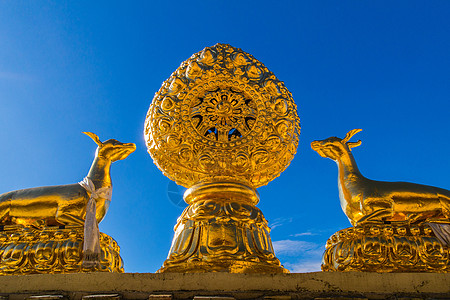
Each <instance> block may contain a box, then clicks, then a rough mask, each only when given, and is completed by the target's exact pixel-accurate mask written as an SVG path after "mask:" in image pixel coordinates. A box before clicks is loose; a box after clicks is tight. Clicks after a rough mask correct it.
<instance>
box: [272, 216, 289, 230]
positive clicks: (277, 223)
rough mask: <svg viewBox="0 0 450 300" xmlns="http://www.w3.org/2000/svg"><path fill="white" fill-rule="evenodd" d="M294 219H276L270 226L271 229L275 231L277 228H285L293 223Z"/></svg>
mask: <svg viewBox="0 0 450 300" xmlns="http://www.w3.org/2000/svg"><path fill="white" fill-rule="evenodd" d="M291 222H292V218H276V219H275V220H274V221H273V222H272V223H270V224H269V227H270V229H272V230H273V229H275V228H277V227H280V226H283V225H284V224H286V223H291Z"/></svg>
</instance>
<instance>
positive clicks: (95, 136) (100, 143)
mask: <svg viewBox="0 0 450 300" xmlns="http://www.w3.org/2000/svg"><path fill="white" fill-rule="evenodd" d="M83 133H84V134H85V135H87V136H89V137H90V138H91V139H93V140H94V142H95V143H96V144H97V145H99V146H103V143H102V142H101V141H100V139H99V137H98V136H97V135H96V134H95V133H92V132H83Z"/></svg>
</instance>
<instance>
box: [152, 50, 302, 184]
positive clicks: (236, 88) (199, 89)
mask: <svg viewBox="0 0 450 300" xmlns="http://www.w3.org/2000/svg"><path fill="white" fill-rule="evenodd" d="M299 135H300V120H299V117H298V115H297V107H296V105H295V103H294V100H293V98H292V95H291V93H290V92H289V91H288V90H287V88H286V87H285V86H284V84H283V82H281V81H280V80H278V79H277V78H276V77H275V75H274V74H273V73H272V72H270V71H269V70H268V69H267V68H266V67H265V66H264V65H263V64H262V63H261V62H259V61H258V60H256V59H255V58H254V57H253V56H252V55H250V54H248V53H246V52H244V51H242V50H241V49H238V48H234V47H232V46H230V45H225V44H216V45H215V46H213V47H207V48H205V49H204V50H203V51H201V52H198V53H196V54H194V55H192V56H191V57H190V58H189V59H187V60H186V61H184V62H183V63H182V64H181V65H180V67H179V68H178V69H177V70H176V71H175V72H173V73H172V75H171V76H170V77H169V79H167V80H166V81H164V83H163V84H162V86H161V88H160V89H159V91H158V92H157V93H156V94H155V96H154V98H153V102H152V104H151V105H150V108H149V110H148V113H147V117H146V122H145V139H146V143H147V148H148V151H149V153H150V155H151V157H152V158H153V160H154V162H155V164H156V165H157V166H158V167H159V168H160V169H161V171H162V172H163V173H164V174H165V175H166V176H167V177H169V178H170V179H172V180H174V181H175V182H176V183H177V184H180V185H183V186H185V187H188V188H189V187H191V186H193V185H194V184H197V183H199V182H208V181H215V182H217V181H238V182H243V183H244V184H246V185H249V186H251V187H253V188H257V187H260V186H262V185H266V184H267V183H268V182H269V181H271V180H273V179H274V178H276V177H277V176H279V175H280V173H281V172H283V171H284V170H285V169H286V167H287V166H288V165H289V163H290V162H291V160H292V159H293V158H294V155H295V153H296V151H297V146H298V140H299Z"/></svg>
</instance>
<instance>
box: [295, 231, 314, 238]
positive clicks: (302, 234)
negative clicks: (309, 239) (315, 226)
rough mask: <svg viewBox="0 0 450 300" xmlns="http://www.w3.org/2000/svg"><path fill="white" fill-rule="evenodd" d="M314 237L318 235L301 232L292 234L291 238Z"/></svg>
mask: <svg viewBox="0 0 450 300" xmlns="http://www.w3.org/2000/svg"><path fill="white" fill-rule="evenodd" d="M312 235H317V233H312V232H300V233H296V234H291V236H293V237H299V236H312Z"/></svg>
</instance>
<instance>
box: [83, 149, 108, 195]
mask: <svg viewBox="0 0 450 300" xmlns="http://www.w3.org/2000/svg"><path fill="white" fill-rule="evenodd" d="M110 170H111V160H109V159H106V158H103V157H101V156H96V157H95V159H94V161H93V162H92V165H91V169H90V170H89V173H88V175H87V177H88V178H89V179H91V180H92V182H93V183H94V185H95V188H96V189H99V188H101V187H110V186H112V182H111V176H110Z"/></svg>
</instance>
